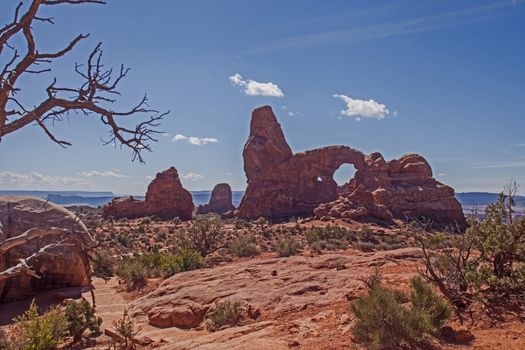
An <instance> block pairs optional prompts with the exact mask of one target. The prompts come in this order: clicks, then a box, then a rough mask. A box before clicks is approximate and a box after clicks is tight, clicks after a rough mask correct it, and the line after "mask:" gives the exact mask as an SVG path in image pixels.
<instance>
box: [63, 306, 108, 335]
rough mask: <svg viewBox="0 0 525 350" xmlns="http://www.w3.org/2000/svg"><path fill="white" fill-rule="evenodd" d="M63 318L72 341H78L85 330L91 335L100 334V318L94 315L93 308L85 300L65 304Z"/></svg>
mask: <svg viewBox="0 0 525 350" xmlns="http://www.w3.org/2000/svg"><path fill="white" fill-rule="evenodd" d="M65 317H66V320H67V323H68V327H67V328H68V331H69V334H70V335H71V336H72V337H73V340H74V341H79V340H80V339H81V338H82V334H83V333H84V331H86V330H87V329H89V330H90V331H91V332H92V333H98V332H100V325H101V324H102V318H100V317H97V316H96V315H95V308H94V307H92V306H91V305H90V304H89V303H88V302H87V300H86V299H81V300H80V301H72V302H70V303H69V304H67V306H66V311H65Z"/></svg>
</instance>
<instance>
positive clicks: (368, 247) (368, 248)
mask: <svg viewBox="0 0 525 350" xmlns="http://www.w3.org/2000/svg"><path fill="white" fill-rule="evenodd" d="M353 247H354V248H355V249H357V250H360V251H362V252H365V253H369V252H373V251H374V250H376V248H377V247H376V244H374V243H370V242H359V243H356V244H354V245H353Z"/></svg>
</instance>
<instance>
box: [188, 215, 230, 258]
mask: <svg viewBox="0 0 525 350" xmlns="http://www.w3.org/2000/svg"><path fill="white" fill-rule="evenodd" d="M187 235H188V239H189V241H190V242H189V243H190V244H191V247H192V248H193V249H195V250H197V251H198V252H199V253H201V255H202V256H206V255H208V254H209V253H211V252H213V251H215V250H217V249H218V248H219V245H220V243H221V242H222V241H223V238H224V230H223V223H222V220H221V218H220V216H218V215H204V216H202V217H199V218H198V219H197V220H195V222H194V224H193V226H192V227H191V228H190V229H189V230H188V232H187Z"/></svg>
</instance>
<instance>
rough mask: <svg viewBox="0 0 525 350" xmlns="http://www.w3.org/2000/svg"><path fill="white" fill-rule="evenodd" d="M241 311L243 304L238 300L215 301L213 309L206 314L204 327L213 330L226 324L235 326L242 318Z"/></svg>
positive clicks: (242, 311) (242, 310)
mask: <svg viewBox="0 0 525 350" xmlns="http://www.w3.org/2000/svg"><path fill="white" fill-rule="evenodd" d="M243 313H244V304H243V303H242V302H241V301H240V300H226V301H223V302H220V303H217V302H216V303H215V307H214V308H213V310H212V311H210V312H208V314H207V315H206V318H207V319H208V322H207V324H206V328H207V329H208V330H209V331H212V332H214V331H217V330H219V329H221V328H223V327H226V326H237V325H239V324H240V323H241V321H242V319H243Z"/></svg>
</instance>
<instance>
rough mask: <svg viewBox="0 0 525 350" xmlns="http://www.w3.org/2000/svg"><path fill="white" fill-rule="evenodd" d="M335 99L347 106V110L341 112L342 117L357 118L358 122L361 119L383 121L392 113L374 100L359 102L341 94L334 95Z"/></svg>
mask: <svg viewBox="0 0 525 350" xmlns="http://www.w3.org/2000/svg"><path fill="white" fill-rule="evenodd" d="M334 97H335V98H338V99H340V100H341V101H343V102H344V103H345V104H346V109H343V110H342V111H341V112H340V113H341V115H344V116H348V117H355V119H356V120H357V121H359V120H361V118H360V117H364V118H372V119H378V120H382V119H385V116H387V115H388V114H389V113H390V111H389V110H388V109H387V108H386V106H385V105H384V104H382V103H379V102H377V101H375V100H372V99H369V100H368V101H366V100H358V99H354V98H351V97H348V96H346V95H339V94H336V95H334Z"/></svg>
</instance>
